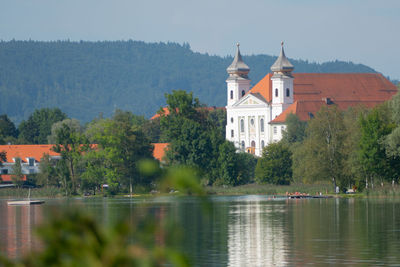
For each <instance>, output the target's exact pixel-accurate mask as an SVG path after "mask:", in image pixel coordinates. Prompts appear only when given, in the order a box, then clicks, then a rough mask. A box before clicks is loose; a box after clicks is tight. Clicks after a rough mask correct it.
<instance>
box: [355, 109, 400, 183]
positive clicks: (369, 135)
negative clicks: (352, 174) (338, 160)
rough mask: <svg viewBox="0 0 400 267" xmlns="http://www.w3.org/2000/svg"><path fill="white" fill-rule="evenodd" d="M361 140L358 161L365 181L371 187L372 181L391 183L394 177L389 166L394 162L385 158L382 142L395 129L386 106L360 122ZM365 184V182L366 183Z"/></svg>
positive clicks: (393, 171)
mask: <svg viewBox="0 0 400 267" xmlns="http://www.w3.org/2000/svg"><path fill="white" fill-rule="evenodd" d="M360 126H361V138H360V142H359V146H360V149H359V160H360V163H361V166H362V168H363V173H364V174H365V179H366V181H367V179H370V182H371V186H373V183H374V180H375V179H379V180H380V182H381V183H383V181H384V180H385V179H387V180H389V181H391V180H392V178H393V177H394V176H395V173H396V172H395V169H394V168H392V167H391V166H392V165H393V163H394V162H391V159H390V158H388V157H387V156H386V151H385V146H384V144H383V143H384V140H385V137H386V136H387V135H388V134H390V133H391V132H392V130H393V128H394V127H395V126H394V124H393V123H391V121H390V112H389V109H388V106H387V105H386V104H382V105H380V106H378V107H375V108H374V109H372V110H371V112H369V113H368V114H367V115H366V116H365V117H362V118H361V120H360ZM366 184H367V182H366Z"/></svg>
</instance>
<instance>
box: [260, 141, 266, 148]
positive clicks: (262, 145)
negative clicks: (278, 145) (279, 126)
mask: <svg viewBox="0 0 400 267" xmlns="http://www.w3.org/2000/svg"><path fill="white" fill-rule="evenodd" d="M264 146H265V143H264V140H261V148H264Z"/></svg>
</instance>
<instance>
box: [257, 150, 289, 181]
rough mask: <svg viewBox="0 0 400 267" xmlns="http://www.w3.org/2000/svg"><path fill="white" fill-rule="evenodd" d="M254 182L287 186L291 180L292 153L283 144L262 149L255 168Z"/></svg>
mask: <svg viewBox="0 0 400 267" xmlns="http://www.w3.org/2000/svg"><path fill="white" fill-rule="evenodd" d="M255 175H256V182H257V183H270V184H279V185H288V184H290V182H291V180H292V153H291V151H290V149H289V146H288V145H286V144H285V143H284V142H278V143H272V144H269V145H268V146H267V147H265V148H264V149H263V153H262V157H261V158H259V159H258V162H257V166H256V171H255Z"/></svg>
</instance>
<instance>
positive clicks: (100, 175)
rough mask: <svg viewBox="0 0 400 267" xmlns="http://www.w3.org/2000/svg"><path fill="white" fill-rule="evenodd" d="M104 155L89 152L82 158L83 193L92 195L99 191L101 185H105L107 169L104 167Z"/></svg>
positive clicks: (94, 151)
mask: <svg viewBox="0 0 400 267" xmlns="http://www.w3.org/2000/svg"><path fill="white" fill-rule="evenodd" d="M105 160H106V159H105V158H104V153H99V152H98V151H96V150H92V151H89V152H88V153H86V154H85V155H84V156H83V158H82V164H83V165H84V170H85V171H84V172H83V173H82V175H81V178H82V184H81V189H82V190H83V191H92V192H93V195H95V194H96V191H97V190H98V189H100V187H101V185H102V184H103V183H106V177H107V169H106V167H105V166H104V162H105Z"/></svg>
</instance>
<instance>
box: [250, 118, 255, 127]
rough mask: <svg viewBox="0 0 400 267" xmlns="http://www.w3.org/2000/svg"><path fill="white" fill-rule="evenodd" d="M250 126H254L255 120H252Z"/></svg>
mask: <svg viewBox="0 0 400 267" xmlns="http://www.w3.org/2000/svg"><path fill="white" fill-rule="evenodd" d="M250 124H251V126H254V119H253V118H252V119H251V120H250Z"/></svg>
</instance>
